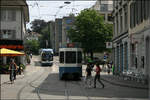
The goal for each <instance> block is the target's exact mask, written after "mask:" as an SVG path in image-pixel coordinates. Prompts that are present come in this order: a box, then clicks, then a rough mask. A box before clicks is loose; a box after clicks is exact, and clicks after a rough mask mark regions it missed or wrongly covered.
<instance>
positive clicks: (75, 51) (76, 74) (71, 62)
mask: <svg viewBox="0 0 150 100" xmlns="http://www.w3.org/2000/svg"><path fill="white" fill-rule="evenodd" d="M59 62H60V64H59V78H60V79H65V78H67V79H79V78H80V77H81V76H82V49H81V48H60V49H59Z"/></svg>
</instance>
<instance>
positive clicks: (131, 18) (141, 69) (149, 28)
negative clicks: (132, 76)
mask: <svg viewBox="0 0 150 100" xmlns="http://www.w3.org/2000/svg"><path fill="white" fill-rule="evenodd" d="M149 5H150V1H149V0H130V1H128V0H120V1H116V0H114V4H113V6H114V10H113V18H114V21H113V24H114V35H113V55H114V66H115V72H116V73H117V74H122V73H123V72H124V71H131V72H134V73H136V74H139V73H140V74H143V75H145V76H148V70H149V66H150V63H149V62H150V53H149V52H150V42H149V41H150V40H149V37H150V6H149Z"/></svg>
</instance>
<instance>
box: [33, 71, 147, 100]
mask: <svg viewBox="0 0 150 100" xmlns="http://www.w3.org/2000/svg"><path fill="white" fill-rule="evenodd" d="M97 84H98V83H97ZM104 84H105V86H106V87H105V88H104V89H102V88H101V86H100V85H98V87H97V88H96V89H95V88H84V83H83V81H82V80H81V81H73V80H70V81H65V80H59V74H57V73H51V74H49V75H48V76H47V78H46V79H45V80H44V81H43V82H42V83H41V84H40V85H39V86H38V87H36V88H35V90H33V91H32V92H34V93H37V92H38V93H39V94H41V95H42V94H46V95H53V96H54V95H55V96H66V91H67V93H68V94H67V95H71V96H75V97H79V96H81V97H85V96H89V97H99V98H102V97H105V98H148V91H146V90H138V89H131V88H126V87H117V86H114V85H111V84H108V83H106V82H104Z"/></svg>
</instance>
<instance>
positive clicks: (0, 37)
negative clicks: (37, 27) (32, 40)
mask: <svg viewBox="0 0 150 100" xmlns="http://www.w3.org/2000/svg"><path fill="white" fill-rule="evenodd" d="M26 22H29V9H28V5H27V3H26V0H1V1H0V48H7V49H13V50H17V51H24V45H23V42H24V41H23V40H24V36H25V33H26ZM9 59H10V57H3V58H2V59H1V60H2V61H1V62H3V63H4V64H8V63H9ZM16 61H17V62H21V63H24V57H16Z"/></svg>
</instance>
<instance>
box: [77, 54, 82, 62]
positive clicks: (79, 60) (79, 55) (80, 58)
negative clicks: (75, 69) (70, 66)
mask: <svg viewBox="0 0 150 100" xmlns="http://www.w3.org/2000/svg"><path fill="white" fill-rule="evenodd" d="M81 62H82V53H81V51H78V63H81Z"/></svg>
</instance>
